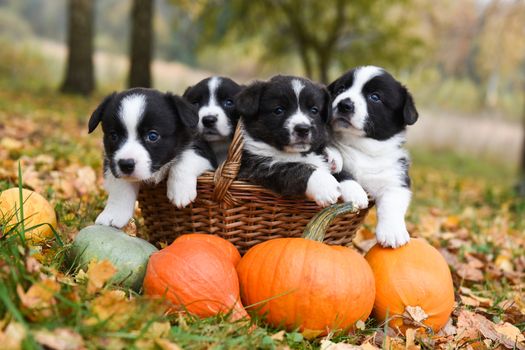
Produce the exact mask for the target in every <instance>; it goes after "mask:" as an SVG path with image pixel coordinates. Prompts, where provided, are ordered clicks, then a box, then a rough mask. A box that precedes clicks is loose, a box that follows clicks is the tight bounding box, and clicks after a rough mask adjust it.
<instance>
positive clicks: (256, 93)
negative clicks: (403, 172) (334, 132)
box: [235, 75, 368, 208]
mask: <svg viewBox="0 0 525 350" xmlns="http://www.w3.org/2000/svg"><path fill="white" fill-rule="evenodd" d="M235 103H236V108H237V110H238V111H239V113H240V115H241V120H242V122H243V127H244V130H243V132H244V133H243V136H244V149H243V154H242V162H241V168H240V171H239V176H238V177H239V178H241V179H247V180H251V181H253V182H255V183H257V184H259V185H262V186H265V187H267V188H269V189H271V190H273V191H274V192H276V193H279V194H281V195H285V196H298V195H301V196H304V195H306V196H307V197H308V198H310V199H312V200H314V201H315V202H316V203H317V204H318V205H319V206H323V207H324V206H328V205H330V204H333V203H336V202H337V201H338V199H339V198H340V197H342V199H343V200H344V201H353V202H355V203H356V204H357V205H358V206H359V207H360V208H363V207H366V206H367V205H368V199H367V195H366V193H365V192H364V190H363V189H362V188H361V186H359V184H358V183H357V182H356V181H353V180H352V179H351V178H350V177H349V176H347V175H348V174H345V173H339V174H336V175H335V176H334V175H332V174H331V169H330V164H329V163H328V162H327V160H326V158H325V154H324V151H325V145H326V142H327V136H328V134H327V125H326V122H327V120H328V116H329V114H330V112H331V111H330V96H329V94H328V91H327V90H326V88H324V87H322V86H320V85H316V84H314V83H313V82H311V81H310V80H307V79H304V78H298V77H293V76H281V75H278V76H275V77H273V78H271V79H270V80H269V81H266V82H261V81H259V82H255V83H253V84H251V85H250V86H248V87H247V88H246V89H244V90H243V91H241V93H240V94H239V95H237V97H236V102H235Z"/></svg>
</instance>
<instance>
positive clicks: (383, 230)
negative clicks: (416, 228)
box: [376, 220, 410, 248]
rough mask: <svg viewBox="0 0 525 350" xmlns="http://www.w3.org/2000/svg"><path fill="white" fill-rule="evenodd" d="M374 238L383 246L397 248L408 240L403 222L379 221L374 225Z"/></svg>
mask: <svg viewBox="0 0 525 350" xmlns="http://www.w3.org/2000/svg"><path fill="white" fill-rule="evenodd" d="M376 239H377V242H378V243H379V244H381V245H382V246H383V247H391V248H398V247H401V246H402V245H405V244H407V243H408V241H410V235H409V234H408V231H407V229H406V225H405V223H404V222H403V223H398V224H395V223H393V222H388V220H387V221H386V222H385V220H383V221H380V222H379V223H378V224H377V227H376Z"/></svg>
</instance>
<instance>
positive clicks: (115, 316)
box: [86, 290, 136, 330]
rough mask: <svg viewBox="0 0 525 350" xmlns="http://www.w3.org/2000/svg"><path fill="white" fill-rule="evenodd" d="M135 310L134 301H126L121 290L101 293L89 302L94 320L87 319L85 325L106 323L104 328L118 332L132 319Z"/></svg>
mask: <svg viewBox="0 0 525 350" xmlns="http://www.w3.org/2000/svg"><path fill="white" fill-rule="evenodd" d="M135 309H136V303H135V301H134V300H128V299H127V298H126V293H125V292H124V291H121V290H109V291H103V292H102V293H101V294H100V295H99V296H97V297H96V298H95V299H93V301H92V302H91V310H92V312H93V314H94V315H95V316H96V319H87V320H86V324H88V325H93V324H96V323H98V322H106V325H105V327H107V328H108V329H111V330H118V329H120V328H121V327H123V326H124V325H125V324H126V323H127V322H128V320H129V319H130V318H131V317H133V315H134V313H135V311H136V310H135Z"/></svg>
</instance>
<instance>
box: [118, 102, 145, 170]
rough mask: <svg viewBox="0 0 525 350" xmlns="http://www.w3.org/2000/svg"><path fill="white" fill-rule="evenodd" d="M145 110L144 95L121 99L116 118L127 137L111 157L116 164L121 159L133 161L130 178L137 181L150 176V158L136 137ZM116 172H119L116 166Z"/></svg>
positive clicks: (138, 136) (137, 136)
mask: <svg viewBox="0 0 525 350" xmlns="http://www.w3.org/2000/svg"><path fill="white" fill-rule="evenodd" d="M145 110H146V96H145V95H142V94H133V95H129V96H126V97H124V98H123V99H122V101H121V102H120V108H119V110H118V118H119V119H120V120H121V121H122V123H123V124H124V127H125V128H126V133H127V135H126V141H125V142H124V143H123V144H122V145H121V147H120V148H119V150H118V151H117V152H115V154H114V156H113V158H114V161H115V163H117V164H118V161H119V160H121V159H133V160H134V161H135V170H134V171H133V173H132V174H131V175H130V176H131V177H135V178H137V179H139V180H145V179H147V178H149V177H150V176H151V169H150V165H151V158H150V155H149V153H148V151H147V150H146V149H145V148H144V146H143V145H142V143H141V142H140V140H139V138H140V135H138V131H137V129H138V125H139V123H140V120H141V119H142V117H143V115H144V111H145ZM117 170H118V171H120V169H118V165H117Z"/></svg>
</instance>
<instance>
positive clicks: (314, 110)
mask: <svg viewBox="0 0 525 350" xmlns="http://www.w3.org/2000/svg"><path fill="white" fill-rule="evenodd" d="M310 112H312V114H317V113H319V108H317V107H316V106H313V107H312V108H310Z"/></svg>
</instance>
